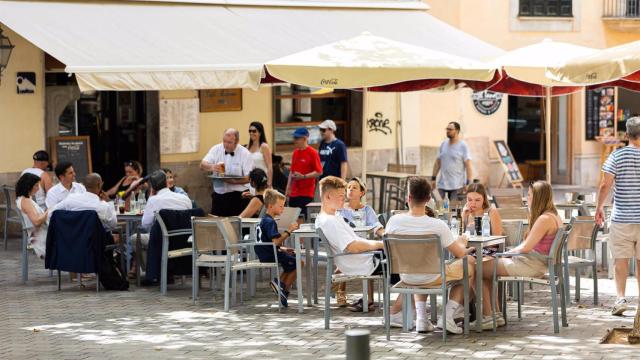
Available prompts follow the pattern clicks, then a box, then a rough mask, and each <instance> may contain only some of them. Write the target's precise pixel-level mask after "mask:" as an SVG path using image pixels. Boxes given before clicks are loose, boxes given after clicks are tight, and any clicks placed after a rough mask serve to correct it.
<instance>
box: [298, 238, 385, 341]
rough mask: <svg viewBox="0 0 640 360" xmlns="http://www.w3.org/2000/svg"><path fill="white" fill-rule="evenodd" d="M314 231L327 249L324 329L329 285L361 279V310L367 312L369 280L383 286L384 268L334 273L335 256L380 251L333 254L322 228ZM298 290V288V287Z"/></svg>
mask: <svg viewBox="0 0 640 360" xmlns="http://www.w3.org/2000/svg"><path fill="white" fill-rule="evenodd" d="M316 232H317V233H318V236H319V237H320V241H321V242H322V243H323V244H326V246H325V248H326V251H327V274H326V283H325V291H324V328H325V329H326V330H329V327H330V322H331V285H332V284H336V283H341V282H347V281H360V280H361V281H362V304H363V306H362V308H363V312H367V311H368V304H369V299H368V296H369V294H368V290H369V280H380V282H381V283H382V285H383V286H384V279H385V274H384V268H383V274H382V275H345V274H342V273H340V274H336V273H334V271H333V264H334V261H335V258H337V257H341V256H362V255H363V254H369V255H371V256H373V254H382V251H367V252H364V253H357V254H351V253H341V254H335V253H334V252H333V250H332V248H331V246H329V242H328V241H327V237H326V236H325V234H324V232H322V229H320V228H316ZM298 291H300V290H299V289H298ZM379 298H380V294H379V293H378V299H379ZM384 301H385V299H384V298H383V308H385V309H386V303H384Z"/></svg>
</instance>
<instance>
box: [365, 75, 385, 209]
mask: <svg viewBox="0 0 640 360" xmlns="http://www.w3.org/2000/svg"><path fill="white" fill-rule="evenodd" d="M368 104H369V99H368V96H367V88H366V87H365V88H363V89H362V174H360V178H361V179H362V182H364V183H365V184H366V183H367V108H368ZM380 195H381V196H382V194H380ZM372 200H373V199H372Z"/></svg>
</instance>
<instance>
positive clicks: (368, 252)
mask: <svg viewBox="0 0 640 360" xmlns="http://www.w3.org/2000/svg"><path fill="white" fill-rule="evenodd" d="M362 254H365V255H366V254H371V255H374V254H380V255H382V254H383V251H382V250H371V251H365V252H360V253H341V254H336V255H333V256H332V257H334V258H336V257H338V256H349V255H362Z"/></svg>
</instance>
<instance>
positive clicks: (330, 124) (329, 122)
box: [318, 119, 338, 131]
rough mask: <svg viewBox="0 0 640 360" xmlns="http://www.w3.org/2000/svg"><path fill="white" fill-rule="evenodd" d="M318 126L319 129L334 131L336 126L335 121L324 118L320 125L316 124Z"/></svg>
mask: <svg viewBox="0 0 640 360" xmlns="http://www.w3.org/2000/svg"><path fill="white" fill-rule="evenodd" d="M318 127H319V128H320V129H331V130H333V131H336V130H337V129H338V128H337V127H336V123H335V122H333V120H329V119H327V120H325V121H323V122H321V123H320V125H318Z"/></svg>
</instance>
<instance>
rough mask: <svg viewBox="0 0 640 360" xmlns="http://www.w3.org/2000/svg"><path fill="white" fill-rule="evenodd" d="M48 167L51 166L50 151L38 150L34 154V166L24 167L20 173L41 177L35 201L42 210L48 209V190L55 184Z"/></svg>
mask: <svg viewBox="0 0 640 360" xmlns="http://www.w3.org/2000/svg"><path fill="white" fill-rule="evenodd" d="M47 168H49V153H47V152H46V151H44V150H38V151H36V152H35V154H33V167H30V168H26V169H24V170H23V171H22V173H21V174H20V176H22V175H24V174H26V173H29V174H33V175H35V176H37V177H39V178H40V189H39V190H38V192H37V193H36V195H35V201H36V204H38V205H39V206H40V207H41V208H42V210H47V205H46V202H45V199H46V196H47V191H49V189H51V187H52V186H53V179H52V178H51V175H49V173H48V172H47Z"/></svg>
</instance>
